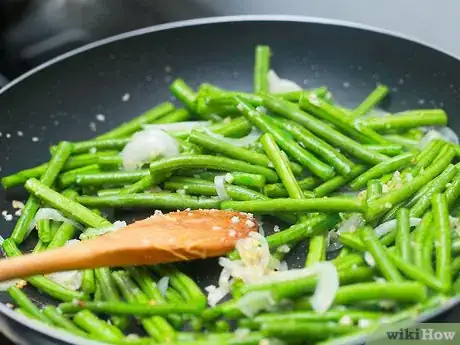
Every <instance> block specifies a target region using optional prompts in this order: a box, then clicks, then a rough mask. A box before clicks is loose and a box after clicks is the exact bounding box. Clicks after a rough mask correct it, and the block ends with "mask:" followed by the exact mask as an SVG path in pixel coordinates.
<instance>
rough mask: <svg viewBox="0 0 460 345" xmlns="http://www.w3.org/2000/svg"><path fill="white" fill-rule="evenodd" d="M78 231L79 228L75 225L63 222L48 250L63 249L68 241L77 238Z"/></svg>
mask: <svg viewBox="0 0 460 345" xmlns="http://www.w3.org/2000/svg"><path fill="white" fill-rule="evenodd" d="M76 231H77V228H76V227H75V224H74V223H71V222H63V223H62V224H61V226H60V227H59V229H58V231H57V232H56V234H55V235H54V237H53V239H52V240H51V242H50V243H49V244H48V249H53V248H58V247H62V246H63V245H65V243H66V242H67V241H69V240H71V239H72V238H73V237H74V236H75V233H76Z"/></svg>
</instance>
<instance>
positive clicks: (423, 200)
mask: <svg viewBox="0 0 460 345" xmlns="http://www.w3.org/2000/svg"><path fill="white" fill-rule="evenodd" d="M457 171H458V167H457V166H454V165H452V164H451V165H449V166H448V167H447V168H446V169H445V170H444V171H443V172H442V173H441V174H440V175H439V176H438V177H436V178H435V179H433V180H432V181H431V182H429V183H428V184H427V185H425V186H424V187H422V188H421V189H420V190H419V191H418V192H417V194H415V196H414V197H413V198H412V199H411V201H410V202H409V203H408V204H407V206H408V207H411V209H410V215H411V217H420V216H421V215H423V214H424V213H425V211H426V210H427V209H428V208H429V207H430V203H431V197H432V195H433V194H434V193H439V192H443V191H444V188H445V186H446V185H447V184H448V183H449V182H450V181H451V180H452V178H454V176H455V175H456V173H457Z"/></svg>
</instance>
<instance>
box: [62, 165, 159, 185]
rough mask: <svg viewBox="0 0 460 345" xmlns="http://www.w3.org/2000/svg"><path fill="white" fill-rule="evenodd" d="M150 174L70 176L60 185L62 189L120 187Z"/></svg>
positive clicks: (140, 171)
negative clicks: (73, 185)
mask: <svg viewBox="0 0 460 345" xmlns="http://www.w3.org/2000/svg"><path fill="white" fill-rule="evenodd" d="M149 175H150V172H149V171H148V170H147V169H145V170H135V171H113V172H112V171H111V172H95V173H85V174H77V175H70V176H68V178H61V180H60V184H61V186H62V187H68V186H70V185H72V184H77V185H79V186H103V185H111V186H120V185H125V184H129V183H135V182H137V181H139V180H141V179H142V178H143V177H145V176H149Z"/></svg>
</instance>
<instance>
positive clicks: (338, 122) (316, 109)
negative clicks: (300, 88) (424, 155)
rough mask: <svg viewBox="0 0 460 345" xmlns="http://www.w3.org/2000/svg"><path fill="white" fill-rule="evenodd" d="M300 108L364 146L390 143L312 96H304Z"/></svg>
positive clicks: (300, 101) (332, 106) (337, 109)
mask: <svg viewBox="0 0 460 345" xmlns="http://www.w3.org/2000/svg"><path fill="white" fill-rule="evenodd" d="M299 105H300V108H301V109H303V110H306V111H308V112H310V113H312V114H314V115H315V116H316V117H319V118H321V119H322V120H324V121H327V122H330V123H331V124H333V125H334V126H335V127H337V128H338V129H340V130H341V131H342V132H343V133H344V134H346V135H348V136H349V137H351V138H352V139H355V140H357V141H358V142H360V143H363V144H384V145H385V144H388V143H389V141H388V140H387V139H385V138H384V137H382V136H381V135H380V134H378V133H377V132H375V131H374V130H373V129H371V128H368V127H366V126H362V125H361V124H360V123H359V122H356V121H355V122H354V121H353V120H352V119H349V118H348V117H347V116H346V113H344V112H343V111H342V110H341V109H339V108H337V107H335V106H334V105H332V104H329V103H327V102H324V101H323V100H321V99H319V98H317V97H314V98H312V97H311V96H310V95H305V94H304V95H302V96H301V97H300V100H299Z"/></svg>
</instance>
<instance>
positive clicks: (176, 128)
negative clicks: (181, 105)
mask: <svg viewBox="0 0 460 345" xmlns="http://www.w3.org/2000/svg"><path fill="white" fill-rule="evenodd" d="M209 125H210V123H209V122H208V121H183V122H174V123H159V124H156V125H155V124H153V125H144V126H143V128H144V129H148V130H150V129H156V130H158V129H159V130H162V131H166V132H173V133H174V132H190V131H192V130H193V129H195V128H203V127H207V126H209Z"/></svg>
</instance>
